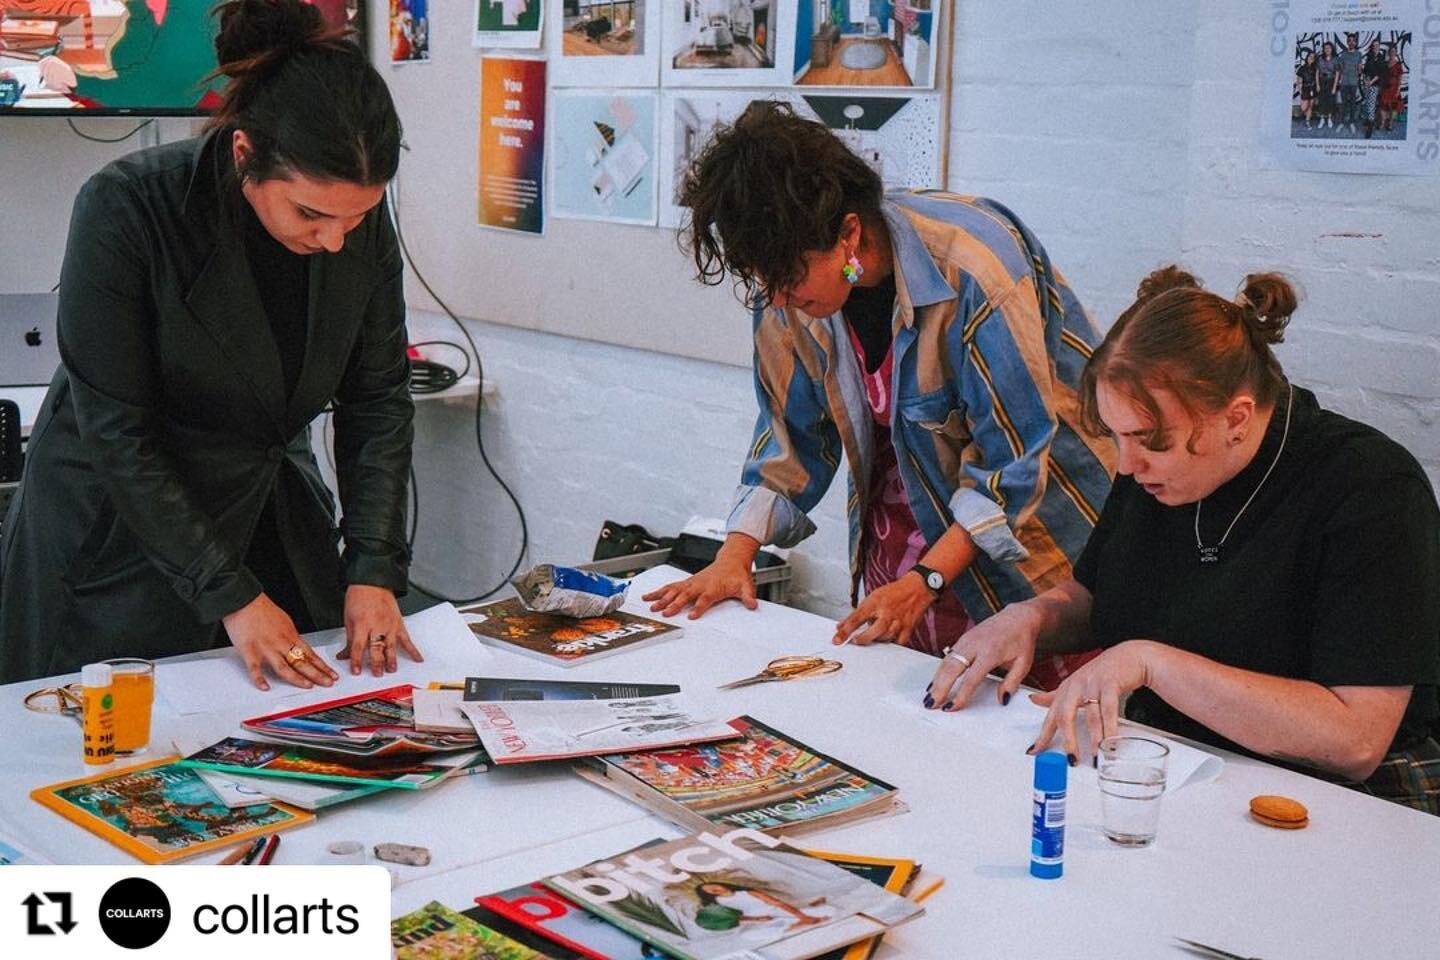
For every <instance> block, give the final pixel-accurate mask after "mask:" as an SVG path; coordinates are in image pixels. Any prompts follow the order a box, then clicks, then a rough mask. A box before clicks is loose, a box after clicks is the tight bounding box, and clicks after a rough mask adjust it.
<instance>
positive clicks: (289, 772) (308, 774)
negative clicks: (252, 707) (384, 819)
mask: <svg viewBox="0 0 1440 960" xmlns="http://www.w3.org/2000/svg"><path fill="white" fill-rule="evenodd" d="M486 760H487V758H486V757H485V754H484V751H478V752H474V753H471V754H468V755H453V756H446V757H436V756H431V755H420V756H415V755H413V754H412V755H410V756H408V757H357V756H353V755H351V754H348V753H339V752H337V751H334V750H321V749H320V748H318V747H299V746H291V745H289V744H280V743H261V742H259V741H257V740H245V739H243V738H241V737H226V738H225V739H224V740H221V741H220V742H219V743H214V744H211V745H210V746H208V747H206V748H205V749H203V750H200V751H198V752H196V753H192V754H191V755H190V756H188V757H186V758H185V759H183V760H181V761H180V763H181V765H182V766H186V767H197V768H200V769H204V770H219V771H221V772H223V773H238V774H247V775H251V776H259V777H290V778H293V779H296V780H322V781H327V782H330V783H359V784H366V785H372V786H380V787H392V788H396V789H403V790H424V789H425V788H427V787H433V786H434V785H435V784H437V783H439V782H440V781H442V780H445V779H447V778H449V777H452V776H455V775H457V774H459V773H467V772H473V771H474V770H475V769H477V768H483V766H484V765H485V763H486Z"/></svg>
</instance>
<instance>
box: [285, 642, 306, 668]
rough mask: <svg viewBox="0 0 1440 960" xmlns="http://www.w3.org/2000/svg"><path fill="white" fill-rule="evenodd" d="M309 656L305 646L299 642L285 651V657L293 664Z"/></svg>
mask: <svg viewBox="0 0 1440 960" xmlns="http://www.w3.org/2000/svg"><path fill="white" fill-rule="evenodd" d="M307 656H309V654H308V653H306V652H305V648H304V647H303V646H301V645H300V644H298V643H297V644H295V646H293V647H291V648H290V649H289V650H286V651H285V659H286V660H287V661H289V662H290V663H292V664H293V663H301V662H303V661H304V660H305V658H306V657H307Z"/></svg>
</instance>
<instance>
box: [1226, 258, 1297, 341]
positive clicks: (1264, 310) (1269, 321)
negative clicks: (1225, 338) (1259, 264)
mask: <svg viewBox="0 0 1440 960" xmlns="http://www.w3.org/2000/svg"><path fill="white" fill-rule="evenodd" d="M1236 302H1237V303H1238V304H1239V305H1240V316H1241V319H1242V320H1243V321H1244V323H1245V328H1246V330H1248V331H1249V333H1250V336H1251V337H1253V338H1254V339H1255V340H1257V341H1259V342H1260V343H1266V344H1274V343H1282V342H1284V340H1285V326H1286V324H1288V323H1289V322H1290V317H1291V315H1292V314H1294V312H1295V308H1296V307H1297V306H1299V305H1300V299H1299V296H1298V295H1297V294H1296V292H1295V287H1294V285H1293V284H1291V283H1290V281H1289V280H1287V279H1286V278H1285V277H1284V276H1283V275H1281V274H1278V273H1252V274H1250V275H1249V276H1247V277H1246V278H1245V283H1244V285H1243V286H1242V287H1241V289H1240V296H1239V297H1237V298H1236Z"/></svg>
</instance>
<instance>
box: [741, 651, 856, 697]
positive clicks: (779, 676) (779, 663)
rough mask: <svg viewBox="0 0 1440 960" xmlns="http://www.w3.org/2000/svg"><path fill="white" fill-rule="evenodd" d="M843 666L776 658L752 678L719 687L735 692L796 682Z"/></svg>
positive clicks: (811, 659) (810, 659)
mask: <svg viewBox="0 0 1440 960" xmlns="http://www.w3.org/2000/svg"><path fill="white" fill-rule="evenodd" d="M842 666H843V664H842V663H841V662H840V661H839V660H826V659H824V658H822V657H796V656H790V657H776V658H775V659H774V660H771V661H770V662H769V663H767V664H766V665H765V669H764V670H761V671H760V672H759V673H757V674H755V676H753V677H746V678H745V679H743V680H736V681H735V682H734V683H727V684H724V685H722V686H721V687H720V689H721V690H735V689H738V688H739V687H748V686H751V685H753V684H757V683H770V682H772V681H783V680H796V679H798V678H800V677H809V676H821V675H823V674H826V673H834V672H835V671H836V670H839V669H840V668H841V667H842Z"/></svg>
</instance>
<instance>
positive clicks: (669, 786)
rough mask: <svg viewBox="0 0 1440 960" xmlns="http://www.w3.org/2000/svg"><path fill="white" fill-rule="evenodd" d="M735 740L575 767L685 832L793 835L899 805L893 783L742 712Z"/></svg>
mask: <svg viewBox="0 0 1440 960" xmlns="http://www.w3.org/2000/svg"><path fill="white" fill-rule="evenodd" d="M729 723H730V726H731V727H733V728H734V729H735V731H736V732H737V733H739V734H740V738H739V739H734V740H726V741H723V742H720V743H701V744H692V745H689V746H684V747H674V748H670V749H664V750H645V751H639V752H632V753H616V754H606V755H604V756H601V757H593V758H589V759H587V760H584V761H581V762H580V764H579V765H578V766H577V768H576V769H577V770H578V771H579V772H580V773H581V774H582V775H583V776H585V777H586V778H587V779H589V780H593V781H595V782H597V783H600V784H601V785H603V786H605V787H608V788H609V789H612V790H615V791H616V792H618V793H620V794H622V795H624V796H627V797H629V798H631V799H633V800H635V801H637V802H639V803H641V804H643V805H645V806H647V807H649V808H650V809H652V810H654V811H655V812H656V813H659V814H660V815H661V816H663V817H666V818H667V819H670V820H672V821H674V822H675V823H678V824H679V825H680V826H682V827H684V828H686V829H687V830H703V829H707V828H712V827H713V828H719V829H726V828H729V827H753V828H754V829H756V830H763V831H765V832H767V833H775V834H781V833H784V834H786V835H790V836H795V835H799V834H803V833H806V832H808V831H812V830H820V829H826V828H829V827H833V826H837V825H839V824H842V823H849V822H852V821H854V820H858V819H862V818H864V817H870V816H878V815H882V814H887V813H894V812H897V811H898V810H903V809H904V807H903V805H901V804H899V802H898V799H899V794H898V791H897V790H896V789H895V788H894V787H892V786H891V785H890V784H888V783H885V782H884V781H883V780H879V779H877V778H875V777H872V776H870V775H869V774H867V773H864V772H862V771H860V770H858V769H856V768H855V767H852V766H850V765H849V764H846V763H843V762H842V761H840V760H836V759H835V758H833V757H829V756H826V755H825V754H823V753H820V752H819V751H818V750H816V749H814V748H813V747H810V746H807V745H806V744H804V743H801V742H800V741H799V740H796V739H795V738H793V737H791V736H788V735H787V734H784V733H781V732H780V731H779V730H776V729H775V728H774V727H771V726H768V725H766V724H764V723H761V722H760V721H759V720H756V719H755V718H754V717H749V716H742V717H736V718H735V719H733V720H731V721H729Z"/></svg>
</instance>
